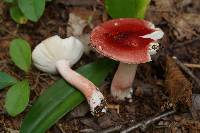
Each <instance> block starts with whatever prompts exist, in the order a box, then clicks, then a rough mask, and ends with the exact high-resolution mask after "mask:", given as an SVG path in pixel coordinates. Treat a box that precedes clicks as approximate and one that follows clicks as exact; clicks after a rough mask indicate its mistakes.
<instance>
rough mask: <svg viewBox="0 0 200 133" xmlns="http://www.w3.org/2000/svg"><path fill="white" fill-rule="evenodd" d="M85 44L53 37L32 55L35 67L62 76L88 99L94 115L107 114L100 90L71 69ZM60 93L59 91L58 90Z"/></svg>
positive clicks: (39, 45)
mask: <svg viewBox="0 0 200 133" xmlns="http://www.w3.org/2000/svg"><path fill="white" fill-rule="evenodd" d="M82 54H83V44H82V43H81V42H80V41H79V40H78V39H76V38H75V37H73V36H71V37H69V38H65V39H61V38H60V37H59V36H57V35H56V36H52V37H50V38H47V39H46V40H44V41H42V42H41V43H40V44H38V45H37V46H36V47H35V49H34V50H33V53H32V58H33V63H34V65H35V66H36V67H37V68H38V69H40V70H41V71H44V72H48V73H51V74H56V73H60V75H61V76H62V77H63V78H64V79H65V80H66V81H68V82H69V83H70V84H71V85H73V86H75V87H76V88H77V89H79V90H80V91H81V92H82V93H83V94H84V96H85V97H86V99H87V101H88V103H89V105H90V110H91V113H92V114H93V115H97V116H98V115H100V114H102V113H104V112H106V107H105V100H104V96H103V95H102V93H101V92H100V91H99V89H98V88H97V87H96V86H95V85H94V84H93V83H92V82H91V81H89V80H88V79H86V78H84V77H83V76H81V75H80V74H78V73H77V72H75V71H74V70H72V69H71V67H72V66H73V65H74V64H75V63H76V62H77V61H78V60H79V59H80V58H81V56H82ZM58 91H59V90H58Z"/></svg>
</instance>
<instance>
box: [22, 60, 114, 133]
mask: <svg viewBox="0 0 200 133" xmlns="http://www.w3.org/2000/svg"><path fill="white" fill-rule="evenodd" d="M114 65H115V63H114V62H113V61H110V60H100V61H96V62H94V63H90V64H88V65H85V66H82V67H81V68H79V69H78V70H77V71H78V72H79V73H80V74H82V75H83V76H85V77H86V78H88V79H89V80H90V81H92V82H93V83H94V84H95V85H100V84H101V83H102V82H103V81H104V80H105V78H106V76H107V75H108V73H109V72H111V71H112V69H113V67H114ZM84 100H85V98H84V96H83V95H82V94H81V93H80V92H79V91H78V90H76V89H75V88H74V87H72V86H71V85H69V84H68V83H67V82H65V81H64V80H63V79H61V80H58V81H56V82H55V83H54V84H53V85H52V86H51V87H50V88H48V89H47V90H46V91H45V92H44V93H43V94H42V95H41V96H40V97H39V98H38V100H37V101H36V102H35V104H34V105H33V106H32V108H31V109H30V111H29V113H28V114H27V115H26V117H25V119H24V121H23V123H22V126H21V129H20V133H44V132H45V131H46V130H47V129H48V128H50V127H51V126H52V125H53V124H55V123H56V122H57V121H58V120H59V119H60V118H61V117H63V116H64V115H65V114H66V113H68V112H69V111H71V110H72V109H73V108H75V107H76V106H77V105H79V104H80V103H81V102H83V101H84Z"/></svg>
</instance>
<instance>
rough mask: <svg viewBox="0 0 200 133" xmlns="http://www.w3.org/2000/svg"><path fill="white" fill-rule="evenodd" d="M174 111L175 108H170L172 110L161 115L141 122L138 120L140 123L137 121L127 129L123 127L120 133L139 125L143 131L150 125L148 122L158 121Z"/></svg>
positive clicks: (125, 132) (126, 132)
mask: <svg viewBox="0 0 200 133" xmlns="http://www.w3.org/2000/svg"><path fill="white" fill-rule="evenodd" d="M175 112H176V111H175V110H172V111H169V112H166V113H164V114H162V115H159V116H156V117H153V118H150V119H148V120H146V121H143V122H140V123H138V124H136V125H133V126H131V127H129V128H128V129H125V130H123V131H121V132H120V133H128V132H130V131H132V130H134V129H136V128H139V127H140V128H141V129H142V130H143V131H144V130H145V129H146V128H147V126H148V125H150V124H152V123H154V122H156V121H158V120H160V119H162V118H164V117H167V116H169V115H172V114H174V113H175Z"/></svg>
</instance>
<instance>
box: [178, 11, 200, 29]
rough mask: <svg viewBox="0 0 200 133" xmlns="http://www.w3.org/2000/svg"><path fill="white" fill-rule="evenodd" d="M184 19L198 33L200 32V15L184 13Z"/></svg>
mask: <svg viewBox="0 0 200 133" xmlns="http://www.w3.org/2000/svg"><path fill="white" fill-rule="evenodd" d="M182 17H183V19H184V20H185V21H186V22H187V23H188V24H189V25H191V27H193V28H194V29H195V30H197V32H200V23H199V22H200V14H196V13H183V14H182Z"/></svg>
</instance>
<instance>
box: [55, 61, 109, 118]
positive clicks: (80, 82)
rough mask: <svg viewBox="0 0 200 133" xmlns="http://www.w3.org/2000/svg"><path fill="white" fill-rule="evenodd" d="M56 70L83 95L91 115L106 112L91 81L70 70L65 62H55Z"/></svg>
mask: <svg viewBox="0 0 200 133" xmlns="http://www.w3.org/2000/svg"><path fill="white" fill-rule="evenodd" d="M56 68H57V70H58V72H59V73H60V75H61V76H62V77H63V78H64V79H65V80H66V81H67V82H69V83H70V84H71V85H73V86H74V87H76V88H77V89H79V90H80V91H81V92H82V93H83V94H84V96H85V97H86V99H87V101H88V103H89V105H90V110H91V112H92V114H93V115H100V114H102V113H104V112H106V107H105V99H104V97H103V95H102V93H101V92H100V91H99V89H98V88H97V87H96V86H95V85H94V84H93V83H92V82H91V81H89V80H88V79H86V78H84V77H83V76H81V75H80V74H79V73H77V72H75V71H74V70H72V69H71V68H70V65H69V62H68V61H67V60H58V61H57V62H56Z"/></svg>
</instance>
